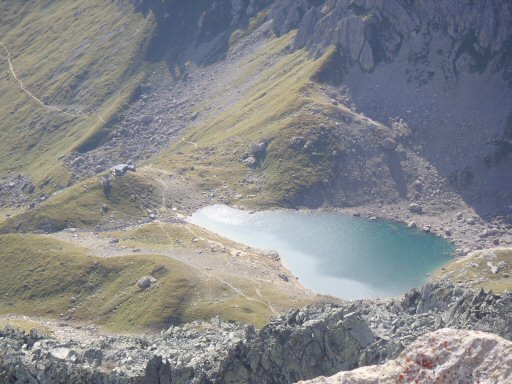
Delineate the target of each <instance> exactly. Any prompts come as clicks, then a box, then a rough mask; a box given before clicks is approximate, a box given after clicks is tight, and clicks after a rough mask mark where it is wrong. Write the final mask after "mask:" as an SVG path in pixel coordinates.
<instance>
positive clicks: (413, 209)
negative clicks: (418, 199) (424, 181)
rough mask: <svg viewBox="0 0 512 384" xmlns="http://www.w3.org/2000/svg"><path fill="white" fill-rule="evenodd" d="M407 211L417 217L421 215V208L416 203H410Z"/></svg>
mask: <svg viewBox="0 0 512 384" xmlns="http://www.w3.org/2000/svg"><path fill="white" fill-rule="evenodd" d="M409 211H411V212H412V213H415V214H417V215H421V214H422V213H423V207H422V206H421V205H420V204H418V203H411V204H409Z"/></svg>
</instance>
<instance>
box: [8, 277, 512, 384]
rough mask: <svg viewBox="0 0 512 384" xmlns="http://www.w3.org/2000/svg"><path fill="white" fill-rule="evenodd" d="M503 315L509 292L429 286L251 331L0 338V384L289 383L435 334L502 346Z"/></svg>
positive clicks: (379, 357)
mask: <svg viewBox="0 0 512 384" xmlns="http://www.w3.org/2000/svg"><path fill="white" fill-rule="evenodd" d="M511 307H512V294H511V293H504V294H502V295H494V294H492V293H485V292H483V291H480V292H478V293H475V292H473V291H471V290H467V289H465V288H463V287H460V286H453V285H451V284H447V283H435V284H427V285H426V286H424V287H423V288H422V289H420V290H413V291H411V292H409V293H408V294H406V295H405V297H403V298H400V299H398V298H397V299H389V300H383V301H373V302H365V301H358V302H349V303H345V304H342V305H340V306H336V305H322V306H319V305H317V306H309V307H306V308H303V309H301V310H296V311H291V312H290V313H288V314H287V315H284V316H281V317H279V318H276V319H274V320H273V321H271V322H270V323H269V324H268V325H267V326H265V327H263V328H262V329H261V330H260V331H259V332H256V331H255V330H254V328H253V327H250V326H249V327H245V326H242V325H240V324H234V323H223V322H220V321H219V320H218V319H216V320H213V321H212V322H211V323H192V324H189V325H185V326H184V327H181V328H174V327H173V328H171V329H169V330H167V331H164V332H162V334H161V335H159V336H146V337H141V336H139V337H136V336H101V337H98V336H96V337H95V338H92V337H90V335H89V336H88V337H77V336H69V335H70V333H67V334H66V335H67V336H65V337H61V338H60V339H57V338H52V337H41V336H39V335H37V333H34V332H32V333H30V334H20V333H18V332H14V331H12V330H11V331H9V330H4V331H3V332H2V333H1V335H0V336H1V337H0V344H1V347H0V351H2V352H1V353H2V354H1V355H0V381H1V382H5V383H16V382H26V383H37V382H45V383H62V382H69V381H70V380H71V381H73V382H75V383H292V382H296V381H298V380H302V379H311V378H314V377H317V376H319V375H332V374H334V373H336V372H338V371H340V370H351V369H354V368H357V367H361V366H366V365H372V364H379V363H382V362H384V361H386V360H389V359H393V358H396V357H397V356H399V354H400V353H401V352H402V351H403V350H404V348H405V347H407V346H408V345H410V344H411V343H412V342H413V341H414V340H416V339H417V338H418V337H420V336H422V335H425V334H426V333H429V332H433V331H435V330H438V329H441V328H444V327H451V328H460V329H472V330H480V331H487V332H493V333H496V334H498V335H500V336H502V337H504V338H505V339H508V340H510V339H511V338H512V319H511V318H510V316H509V311H510V308H511ZM71 334H72V332H71ZM92 340H94V341H92ZM2 380H3V381H2ZM66 380H67V381H66Z"/></svg>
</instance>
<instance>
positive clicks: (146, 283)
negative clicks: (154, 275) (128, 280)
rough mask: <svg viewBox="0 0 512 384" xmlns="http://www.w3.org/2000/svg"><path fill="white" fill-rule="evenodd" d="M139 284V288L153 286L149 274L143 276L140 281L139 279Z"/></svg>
mask: <svg viewBox="0 0 512 384" xmlns="http://www.w3.org/2000/svg"><path fill="white" fill-rule="evenodd" d="M137 285H138V286H139V288H142V289H147V288H149V287H151V278H150V277H149V276H144V277H141V278H140V279H139V281H137Z"/></svg>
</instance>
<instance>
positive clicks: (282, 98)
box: [155, 32, 336, 204]
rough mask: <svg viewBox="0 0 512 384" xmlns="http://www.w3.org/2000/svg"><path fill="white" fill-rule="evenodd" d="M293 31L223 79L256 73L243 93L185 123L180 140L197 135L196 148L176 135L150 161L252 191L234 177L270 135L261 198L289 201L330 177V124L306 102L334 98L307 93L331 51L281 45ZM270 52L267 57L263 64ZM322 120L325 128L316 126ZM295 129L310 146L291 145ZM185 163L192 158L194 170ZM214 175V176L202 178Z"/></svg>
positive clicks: (206, 184)
mask: <svg viewBox="0 0 512 384" xmlns="http://www.w3.org/2000/svg"><path fill="white" fill-rule="evenodd" d="M293 39H294V33H293V32H291V33H290V34H288V35H285V36H283V37H280V38H276V39H272V40H270V41H269V42H268V43H267V44H266V45H264V46H263V47H261V48H260V49H258V50H257V51H255V52H254V53H253V54H252V55H250V56H249V57H248V58H247V59H246V61H245V63H244V65H243V71H242V73H241V74H240V75H239V76H238V77H234V78H233V80H232V82H231V83H230V84H227V85H226V89H228V88H229V87H231V86H236V85H237V83H239V82H244V81H247V80H246V79H247V78H251V77H254V76H256V81H254V83H253V85H252V86H251V87H250V88H249V89H248V90H247V91H246V92H245V94H243V95H242V97H241V98H240V101H239V102H237V103H236V104H234V105H233V106H232V107H230V108H228V109H227V110H225V111H221V112H218V111H215V112H213V113H212V114H210V116H209V117H207V118H206V119H204V120H202V121H201V123H200V124H198V125H197V126H195V127H192V129H191V130H189V131H188V133H187V134H186V136H185V140H186V141H189V142H195V143H197V144H198V147H197V148H195V147H194V146H192V145H190V144H188V143H186V142H179V143H178V144H176V145H175V146H174V147H172V148H171V149H170V151H167V152H166V153H164V154H162V155H160V156H158V157H157V160H156V163H155V164H157V165H158V166H160V167H162V168H166V169H170V170H178V171H179V172H181V173H186V174H187V176H188V178H189V179H190V180H191V181H193V182H197V183H198V184H199V185H202V186H203V187H204V188H207V187H211V186H214V187H215V186H219V185H220V183H221V182H222V181H224V182H227V183H228V184H230V185H231V186H234V187H235V188H236V189H238V190H240V191H241V192H242V193H251V190H250V188H248V187H247V186H241V185H239V184H238V182H239V180H240V178H241V177H243V176H244V175H246V174H247V172H248V169H247V166H245V165H243V164H242V163H241V162H240V160H241V157H242V154H243V153H244V152H248V151H249V149H250V145H251V143H255V142H259V141H260V140H261V139H263V138H267V139H269V140H270V144H269V147H268V151H267V156H266V158H265V159H264V160H263V161H262V163H261V164H260V169H258V171H257V172H256V173H257V175H259V176H260V177H262V179H263V193H262V194H261V195H260V196H259V197H258V200H259V201H260V202H264V203H266V204H268V203H283V202H285V203H286V202H287V201H290V200H292V199H293V198H294V197H295V196H296V195H297V194H298V193H300V191H301V190H303V189H304V188H308V187H312V186H314V185H315V184H317V183H319V182H321V181H322V180H323V179H324V178H326V177H328V176H329V172H330V170H331V168H332V167H331V165H332V164H331V160H332V159H331V158H330V154H331V153H332V151H333V150H334V149H336V147H335V146H336V145H335V144H333V143H332V142H331V141H330V140H329V136H330V134H329V131H330V129H331V128H332V127H329V125H328V122H327V121H326V119H325V116H324V115H323V114H322V113H318V114H316V113H311V109H314V108H315V107H317V108H319V109H326V110H329V109H330V108H332V106H330V105H328V103H327V102H325V101H323V100H319V99H315V98H312V97H309V96H305V93H306V91H307V89H308V87H309V86H310V85H311V83H310V82H311V80H312V79H313V78H314V77H315V75H316V74H317V73H318V72H319V71H320V70H321V69H322V67H323V66H324V65H325V64H326V63H327V62H328V61H329V58H330V55H331V54H332V51H329V52H328V53H326V54H325V55H324V56H323V57H321V58H320V59H317V60H311V59H310V58H309V57H308V53H307V52H306V51H304V50H301V51H297V52H294V53H291V54H289V53H286V51H287V47H288V46H289V44H291V43H292V41H293ZM270 57H271V59H270V60H271V61H272V63H271V65H268V61H269V58H270ZM322 124H324V128H325V131H327V132H325V131H324V132H320V130H318V128H319V127H320V126H321V125H322ZM300 134H304V136H305V137H307V138H308V139H309V140H312V141H313V142H314V143H315V146H314V147H315V148H313V150H312V151H311V152H309V153H304V152H297V151H292V150H291V149H290V146H289V142H290V139H291V138H292V137H293V136H296V135H300ZM234 149H236V151H234ZM190 164H193V165H194V169H193V170H190ZM213 175H215V176H217V177H216V178H215V179H213V180H212V179H208V178H207V177H209V178H211V177H212V176H213ZM216 183H217V184H216ZM244 203H246V204H251V202H250V201H244Z"/></svg>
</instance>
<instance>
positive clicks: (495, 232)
mask: <svg viewBox="0 0 512 384" xmlns="http://www.w3.org/2000/svg"><path fill="white" fill-rule="evenodd" d="M227 205H228V206H230V207H232V208H236V209H241V210H245V211H248V212H249V213H251V212H259V211H274V210H281V209H291V210H295V211H304V212H338V213H344V214H348V215H353V216H360V217H362V218H365V219H368V220H387V221H392V222H396V223H399V224H405V225H407V226H409V227H414V228H417V229H418V230H419V231H423V232H425V233H429V234H432V235H435V236H438V237H441V238H444V239H446V240H447V241H449V242H450V243H452V244H453V245H454V246H455V252H454V257H455V258H460V257H464V256H467V255H468V254H470V253H471V252H474V251H478V250H482V249H494V248H510V247H512V225H510V224H507V223H506V222H505V221H503V220H500V219H495V220H492V221H486V220H484V219H482V218H481V217H479V216H478V214H477V213H476V212H475V211H474V210H473V209H472V208H471V207H469V206H461V207H459V208H458V209H453V210H444V211H439V210H436V209H435V208H433V207H422V211H423V212H422V213H421V214H418V213H413V212H411V210H410V204H409V202H407V201H403V202H399V203H394V204H365V205H359V206H354V207H330V206H322V207H319V208H305V207H301V208H286V207H275V206H273V207H268V208H267V207H259V208H257V209H255V208H249V207H246V206H243V205H239V204H227ZM201 208H203V207H201Z"/></svg>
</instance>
